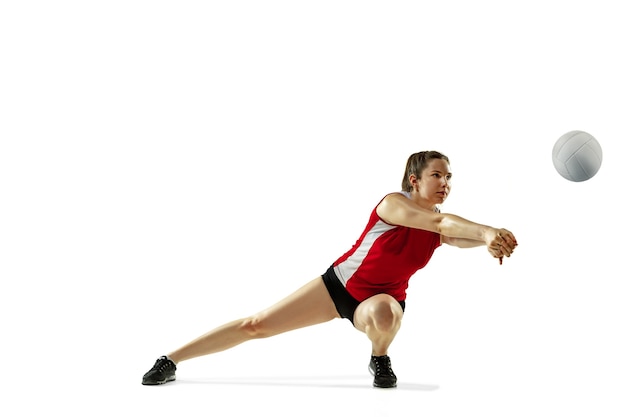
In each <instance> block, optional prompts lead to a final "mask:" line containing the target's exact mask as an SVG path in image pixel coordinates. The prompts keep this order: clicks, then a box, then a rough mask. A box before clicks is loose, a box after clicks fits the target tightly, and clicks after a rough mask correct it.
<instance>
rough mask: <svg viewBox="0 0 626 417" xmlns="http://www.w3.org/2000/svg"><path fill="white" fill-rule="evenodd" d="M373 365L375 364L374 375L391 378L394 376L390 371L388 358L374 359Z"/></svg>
mask: <svg viewBox="0 0 626 417" xmlns="http://www.w3.org/2000/svg"><path fill="white" fill-rule="evenodd" d="M374 363H375V364H376V374H378V375H380V376H392V375H394V373H393V370H392V369H391V360H390V359H389V357H388V356H382V357H375V358H374Z"/></svg>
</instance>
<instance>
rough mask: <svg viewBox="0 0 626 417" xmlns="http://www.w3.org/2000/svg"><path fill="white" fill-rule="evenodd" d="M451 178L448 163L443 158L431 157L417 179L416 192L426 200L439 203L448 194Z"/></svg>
mask: <svg viewBox="0 0 626 417" xmlns="http://www.w3.org/2000/svg"><path fill="white" fill-rule="evenodd" d="M451 178H452V173H451V172H450V165H449V164H448V163H447V162H446V161H444V160H443V159H432V160H431V161H430V162H429V163H428V166H427V167H426V168H425V169H424V170H423V171H422V178H420V179H418V180H417V192H418V194H419V195H420V197H422V198H423V199H425V200H426V201H428V202H430V203H432V204H441V203H443V202H444V201H445V200H446V198H447V197H448V194H450V180H451Z"/></svg>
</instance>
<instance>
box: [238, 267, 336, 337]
mask: <svg viewBox="0 0 626 417" xmlns="http://www.w3.org/2000/svg"><path fill="white" fill-rule="evenodd" d="M335 318H339V313H337V309H336V308H335V304H334V303H333V300H332V299H331V298H330V295H329V294H328V290H327V289H326V285H324V281H322V277H317V278H315V279H314V280H312V281H310V282H309V283H307V284H305V285H304V286H302V287H301V288H300V289H298V290H296V291H295V292H293V293H292V294H291V295H289V296H287V297H285V298H283V299H282V300H281V301H279V302H277V303H276V304H274V305H272V306H271V307H269V308H267V309H265V310H263V311H261V312H259V313H257V314H255V315H254V316H252V317H250V320H251V323H250V325H251V326H252V327H253V328H257V330H258V331H259V332H260V333H261V334H260V335H259V336H261V337H267V336H273V335H275V334H279V333H283V332H287V331H290V330H294V329H299V328H302V327H307V326H312V325H314V324H319V323H324V322H327V321H330V320H332V319H335Z"/></svg>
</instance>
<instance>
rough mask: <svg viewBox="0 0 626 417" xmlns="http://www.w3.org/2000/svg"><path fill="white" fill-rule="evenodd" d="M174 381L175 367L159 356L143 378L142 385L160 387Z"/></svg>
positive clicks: (172, 363) (169, 361)
mask: <svg viewBox="0 0 626 417" xmlns="http://www.w3.org/2000/svg"><path fill="white" fill-rule="evenodd" d="M174 380H176V365H175V364H174V362H172V361H171V360H169V359H167V358H166V357H165V356H161V357H160V358H159V359H157V361H156V362H155V363H154V366H153V367H152V369H150V370H149V371H148V372H146V374H145V375H144V376H143V381H142V382H141V383H142V384H143V385H161V384H165V383H166V382H170V381H174Z"/></svg>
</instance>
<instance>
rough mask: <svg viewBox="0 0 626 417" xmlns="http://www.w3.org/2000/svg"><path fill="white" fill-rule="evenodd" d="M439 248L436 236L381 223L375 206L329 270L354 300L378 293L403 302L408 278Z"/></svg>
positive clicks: (438, 237)
mask: <svg viewBox="0 0 626 417" xmlns="http://www.w3.org/2000/svg"><path fill="white" fill-rule="evenodd" d="M403 194H404V195H405V196H407V197H408V195H407V193H404V192H403ZM377 207H378V205H377ZM439 246H441V238H440V235H439V234H438V233H434V232H430V231H427V230H421V229H414V228H410V227H404V226H395V225H392V224H389V223H385V222H384V221H383V220H382V219H381V218H380V217H379V216H378V214H377V213H376V207H375V208H374V210H373V211H372V214H371V216H370V219H369V222H368V223H367V226H366V227H365V230H364V231H363V233H362V234H361V236H360V237H359V239H358V240H357V241H356V243H355V244H354V246H353V247H352V249H350V250H349V251H348V252H346V253H345V254H344V255H343V256H341V257H340V258H339V259H337V260H336V261H335V262H334V263H333V269H334V271H335V274H337V277H338V278H339V280H340V281H341V282H342V283H343V285H344V286H345V287H346V290H347V291H348V292H349V293H350V295H352V296H353V297H354V298H356V299H357V300H358V301H363V300H365V299H367V298H369V297H371V296H373V295H376V294H381V293H384V294H389V295H390V296H392V297H394V298H395V299H396V300H398V301H403V300H404V299H405V298H406V290H407V288H408V286H409V278H411V276H413V274H415V272H417V271H418V270H419V269H422V268H423V267H425V266H426V264H427V263H428V261H429V260H430V258H431V256H432V254H433V252H434V251H435V249H437V248H438V247H439Z"/></svg>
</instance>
